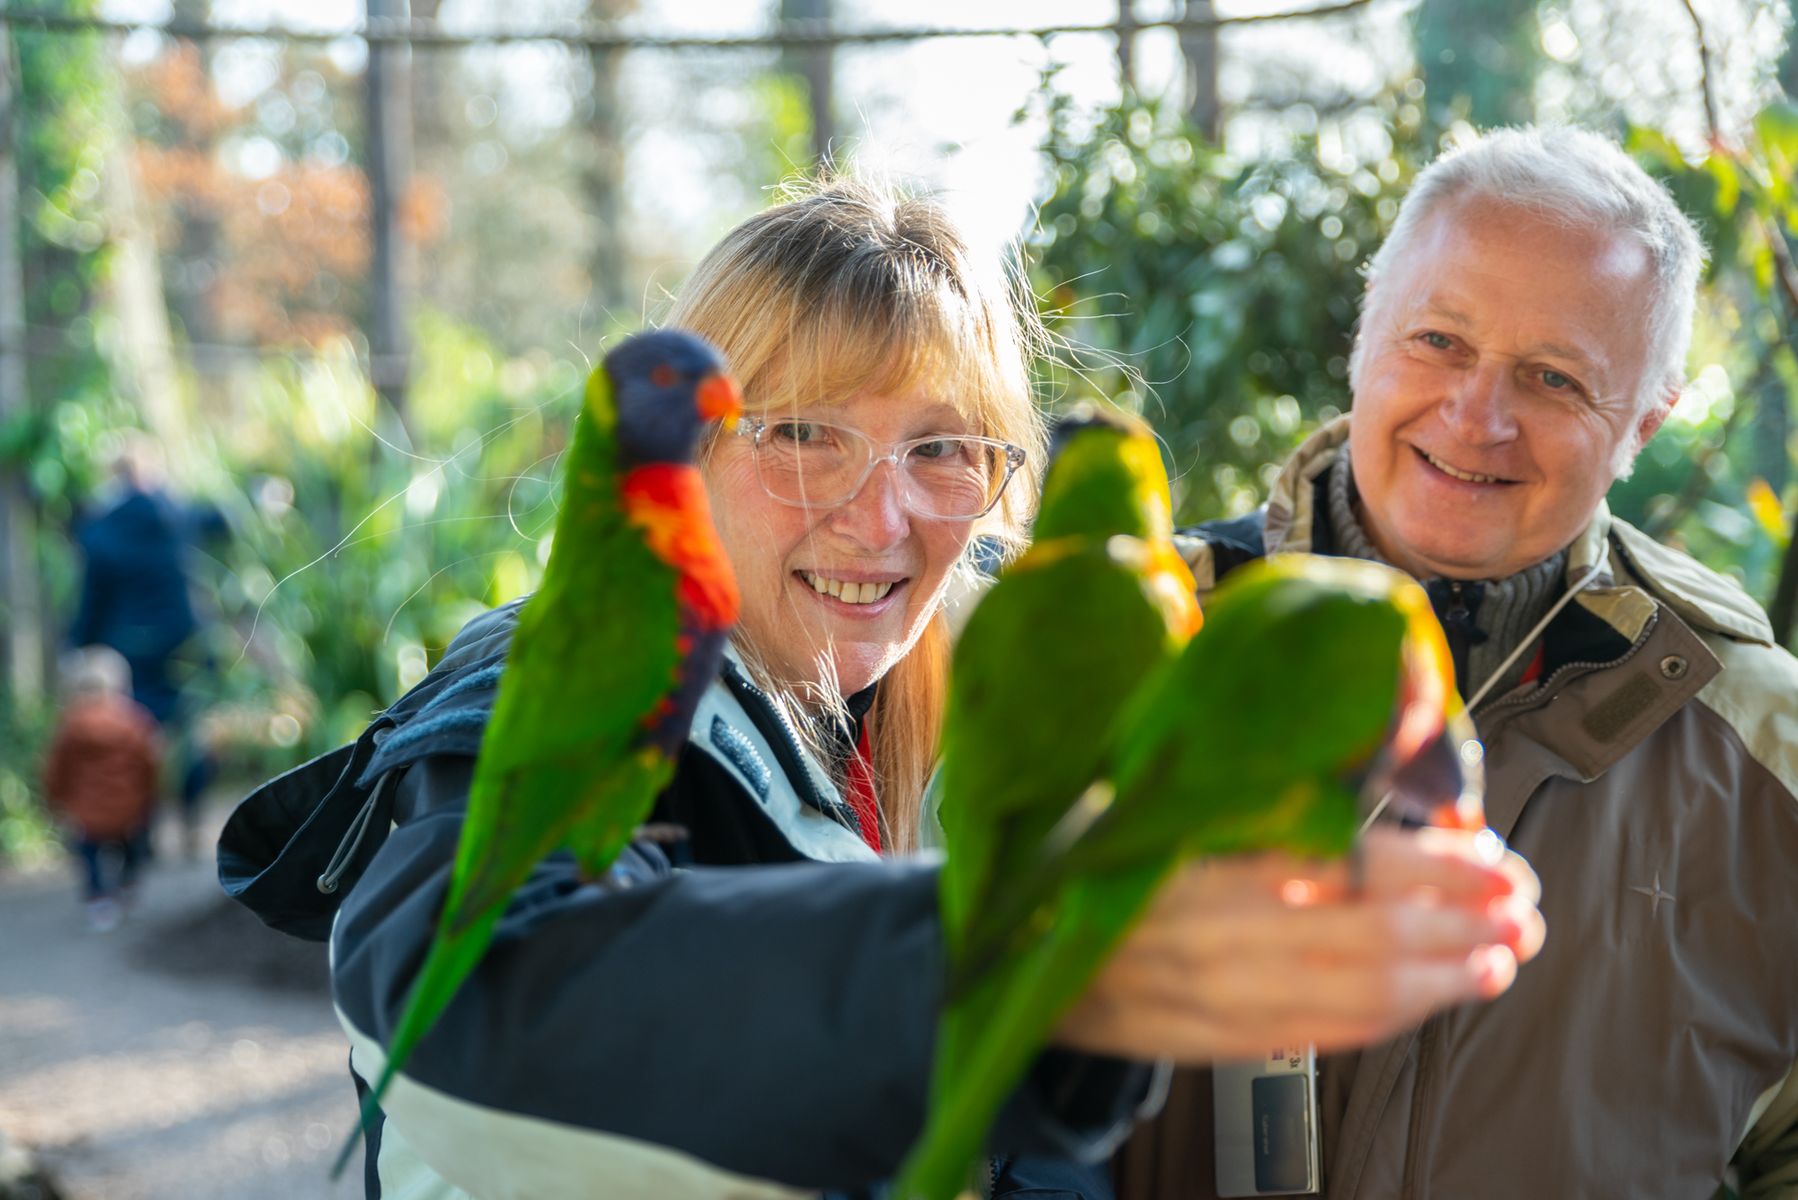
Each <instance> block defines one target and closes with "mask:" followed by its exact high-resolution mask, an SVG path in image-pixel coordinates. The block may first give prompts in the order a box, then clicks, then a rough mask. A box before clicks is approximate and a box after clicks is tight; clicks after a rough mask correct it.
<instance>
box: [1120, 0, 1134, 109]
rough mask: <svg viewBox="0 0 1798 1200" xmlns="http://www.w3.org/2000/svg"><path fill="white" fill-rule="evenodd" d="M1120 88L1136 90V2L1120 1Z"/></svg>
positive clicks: (1129, 90) (1130, 90) (1132, 0)
mask: <svg viewBox="0 0 1798 1200" xmlns="http://www.w3.org/2000/svg"><path fill="white" fill-rule="evenodd" d="M1117 29H1118V45H1117V55H1118V86H1119V87H1120V88H1122V89H1123V90H1124V91H1126V92H1133V91H1135V90H1136V0H1118V23H1117Z"/></svg>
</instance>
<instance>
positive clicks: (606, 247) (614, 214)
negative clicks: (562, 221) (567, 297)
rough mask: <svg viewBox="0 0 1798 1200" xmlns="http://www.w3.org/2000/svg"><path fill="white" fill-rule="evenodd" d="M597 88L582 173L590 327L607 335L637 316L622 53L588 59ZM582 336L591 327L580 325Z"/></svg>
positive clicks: (612, 6)
mask: <svg viewBox="0 0 1798 1200" xmlns="http://www.w3.org/2000/svg"><path fill="white" fill-rule="evenodd" d="M635 7H636V3H635V0H588V6H587V13H588V15H589V16H590V17H592V19H593V20H595V21H602V22H610V21H616V20H618V19H620V18H621V17H624V16H625V15H627V14H628V13H629V12H630V11H631V10H632V9H634V8H635ZM589 61H590V63H591V69H592V73H593V85H592V88H591V90H590V91H589V93H588V95H589V101H588V102H589V104H590V105H591V110H590V112H589V113H588V117H587V129H586V134H587V153H586V156H585V163H584V164H583V168H582V174H583V176H584V183H585V187H586V199H587V208H588V211H589V212H590V213H591V214H592V217H593V226H592V229H593V235H592V240H591V242H589V246H590V247H591V249H590V251H589V253H590V258H589V261H588V276H589V278H590V279H591V280H592V285H591V289H590V293H589V294H590V295H591V296H592V302H593V305H594V306H595V308H596V309H597V310H598V311H597V312H596V313H594V314H593V324H592V328H593V331H594V333H595V334H596V335H598V336H603V335H604V334H605V333H606V331H607V326H609V325H611V324H613V323H615V322H617V321H619V320H623V321H624V322H625V323H627V324H634V323H635V318H636V317H637V316H638V314H636V313H635V312H633V311H631V310H630V308H629V307H628V306H629V305H630V303H631V297H630V292H629V290H628V289H627V287H626V279H625V273H626V271H627V270H628V265H629V257H628V254H627V252H626V249H625V243H626V239H625V231H624V105H623V102H622V91H621V89H620V86H619V78H618V76H619V72H620V71H622V70H623V69H624V54H623V52H622V51H619V50H601V49H595V50H593V51H592V53H591V54H590V56H589ZM607 318H609V319H607ZM582 327H583V332H585V330H586V328H588V323H587V322H586V321H583V322H582Z"/></svg>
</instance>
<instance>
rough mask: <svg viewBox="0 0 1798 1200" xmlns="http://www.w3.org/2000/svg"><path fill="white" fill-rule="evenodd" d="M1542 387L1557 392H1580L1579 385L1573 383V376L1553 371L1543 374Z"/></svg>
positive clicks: (1546, 371)
mask: <svg viewBox="0 0 1798 1200" xmlns="http://www.w3.org/2000/svg"><path fill="white" fill-rule="evenodd" d="M1542 386H1544V387H1547V388H1552V389H1554V390H1555V391H1557V392H1565V391H1578V390H1579V384H1577V383H1575V382H1574V381H1573V377H1572V376H1571V375H1563V374H1561V373H1560V372H1559V371H1556V370H1552V369H1551V370H1545V371H1543V372H1542Z"/></svg>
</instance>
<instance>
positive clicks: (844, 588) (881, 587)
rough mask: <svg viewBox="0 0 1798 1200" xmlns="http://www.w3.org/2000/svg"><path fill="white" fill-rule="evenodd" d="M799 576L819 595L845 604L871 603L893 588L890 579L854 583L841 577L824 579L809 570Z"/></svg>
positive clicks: (883, 597)
mask: <svg viewBox="0 0 1798 1200" xmlns="http://www.w3.org/2000/svg"><path fill="white" fill-rule="evenodd" d="M799 577H800V578H801V579H803V580H805V581H806V582H807V583H809V584H810V585H811V586H812V590H813V591H815V592H818V593H819V594H820V595H825V596H835V597H836V598H837V599H838V600H841V601H842V602H843V603H845V604H872V603H874V602H875V601H876V600H882V599H885V597H886V594H887V593H888V592H890V591H892V590H893V584H892V582H891V581H888V582H886V583H854V582H850V581H848V580H843V579H826V578H825V577H824V576H822V575H814V574H812V573H811V572H810V571H801V572H799Z"/></svg>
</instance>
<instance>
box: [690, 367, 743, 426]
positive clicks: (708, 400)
mask: <svg viewBox="0 0 1798 1200" xmlns="http://www.w3.org/2000/svg"><path fill="white" fill-rule="evenodd" d="M693 395H694V399H695V400H696V401H697V402H698V405H699V415H700V416H701V417H702V418H704V419H705V420H707V421H717V422H718V423H719V424H720V425H722V426H724V428H725V429H726V430H731V429H735V428H736V427H737V418H739V417H741V416H742V415H743V393H742V391H741V390H740V389H739V388H738V387H737V381H736V380H734V379H732V378H731V377H730V376H729V375H708V376H706V377H705V378H704V379H702V380H700V382H699V387H698V388H696V389H695V390H694V393H693Z"/></svg>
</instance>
